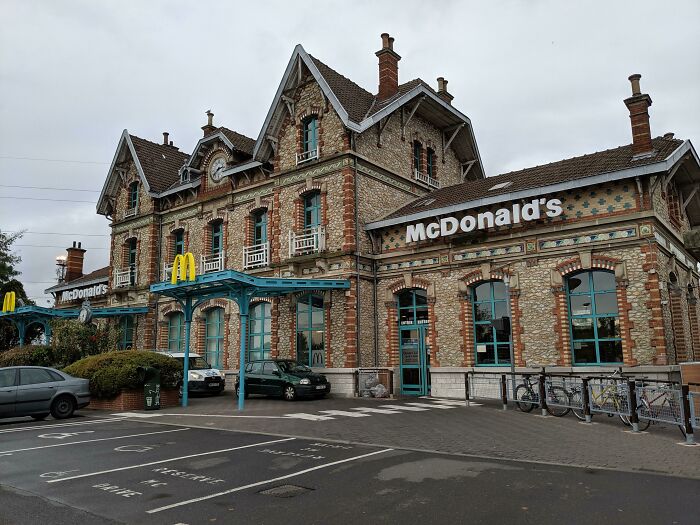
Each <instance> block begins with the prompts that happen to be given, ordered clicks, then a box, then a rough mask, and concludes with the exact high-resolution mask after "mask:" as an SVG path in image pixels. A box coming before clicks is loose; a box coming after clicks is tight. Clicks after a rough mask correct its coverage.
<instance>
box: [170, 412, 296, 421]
mask: <svg viewBox="0 0 700 525" xmlns="http://www.w3.org/2000/svg"><path fill="white" fill-rule="evenodd" d="M158 416H159V417H162V416H170V417H232V418H237V417H239V418H244V419H287V416H237V415H228V414H170V413H168V412H165V413H163V414H158Z"/></svg>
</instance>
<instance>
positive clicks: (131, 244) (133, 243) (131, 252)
mask: <svg viewBox="0 0 700 525" xmlns="http://www.w3.org/2000/svg"><path fill="white" fill-rule="evenodd" d="M127 243H128V246H127V250H128V258H129V269H130V270H131V272H130V273H129V284H130V285H131V286H134V285H135V284H136V272H134V270H135V269H136V265H137V262H138V244H137V243H138V241H137V240H136V238H135V237H132V238H131V239H129V240H128V241H127Z"/></svg>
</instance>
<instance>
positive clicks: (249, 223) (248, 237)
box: [243, 199, 272, 246]
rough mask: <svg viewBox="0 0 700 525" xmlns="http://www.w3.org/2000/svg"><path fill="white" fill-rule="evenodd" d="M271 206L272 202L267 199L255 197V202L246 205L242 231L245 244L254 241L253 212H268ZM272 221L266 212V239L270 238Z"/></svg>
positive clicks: (250, 243)
mask: <svg viewBox="0 0 700 525" xmlns="http://www.w3.org/2000/svg"><path fill="white" fill-rule="evenodd" d="M271 208H272V203H271V202H270V201H269V200H268V199H256V201H255V202H251V203H250V204H249V205H248V206H246V208H245V212H246V215H245V219H244V226H243V229H244V232H243V238H244V239H245V244H246V246H252V245H253V242H254V239H253V237H254V233H255V231H254V228H255V217H254V216H255V214H256V213H259V212H262V211H264V212H266V213H268V212H269V211H270V209H271ZM271 227H272V221H271V217H270V216H269V213H268V218H267V239H268V241H271V240H272V229H271Z"/></svg>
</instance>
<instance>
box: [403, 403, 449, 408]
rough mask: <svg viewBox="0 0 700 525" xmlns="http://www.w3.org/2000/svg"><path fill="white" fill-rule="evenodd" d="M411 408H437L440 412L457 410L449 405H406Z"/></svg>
mask: <svg viewBox="0 0 700 525" xmlns="http://www.w3.org/2000/svg"><path fill="white" fill-rule="evenodd" d="M406 404H407V405H410V406H412V407H426V408H439V409H441V410H449V409H451V408H457V407H453V406H450V405H437V404H433V403H406Z"/></svg>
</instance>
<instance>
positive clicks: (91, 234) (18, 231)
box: [5, 230, 109, 237]
mask: <svg viewBox="0 0 700 525" xmlns="http://www.w3.org/2000/svg"><path fill="white" fill-rule="evenodd" d="M5 232H6V233H30V234H34V235H79V236H82V237H109V234H108V233H60V232H31V231H22V230H5Z"/></svg>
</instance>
